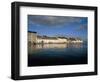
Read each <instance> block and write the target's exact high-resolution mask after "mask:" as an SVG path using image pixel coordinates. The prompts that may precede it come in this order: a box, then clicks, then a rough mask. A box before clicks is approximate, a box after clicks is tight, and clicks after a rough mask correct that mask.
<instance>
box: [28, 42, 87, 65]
mask: <svg viewBox="0 0 100 82" xmlns="http://www.w3.org/2000/svg"><path fill="white" fill-rule="evenodd" d="M74 64H87V45H86V44H81V43H77V44H76V43H73V44H72V43H68V44H44V45H42V44H37V45H32V44H31V45H29V46H28V66H49V65H50V66H51V65H74Z"/></svg>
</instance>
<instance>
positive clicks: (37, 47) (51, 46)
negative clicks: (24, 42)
mask: <svg viewBox="0 0 100 82" xmlns="http://www.w3.org/2000/svg"><path fill="white" fill-rule="evenodd" d="M82 47H83V44H82V43H67V44H35V45H34V44H31V45H28V53H29V54H32V53H34V52H36V51H39V50H46V49H56V50H57V49H67V48H82Z"/></svg>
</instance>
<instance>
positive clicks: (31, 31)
mask: <svg viewBox="0 0 100 82" xmlns="http://www.w3.org/2000/svg"><path fill="white" fill-rule="evenodd" d="M28 32H29V33H37V32H33V31H28Z"/></svg>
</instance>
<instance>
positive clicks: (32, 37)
mask: <svg viewBox="0 0 100 82" xmlns="http://www.w3.org/2000/svg"><path fill="white" fill-rule="evenodd" d="M28 42H29V43H33V44H52V43H56V44H57V43H59V44H62V43H83V41H82V40H80V39H76V38H66V37H48V36H38V35H37V33H36V32H30V31H29V32H28Z"/></svg>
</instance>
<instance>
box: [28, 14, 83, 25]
mask: <svg viewBox="0 0 100 82" xmlns="http://www.w3.org/2000/svg"><path fill="white" fill-rule="evenodd" d="M83 18H85V17H68V16H47V15H28V20H29V21H31V22H33V23H36V24H39V25H45V26H56V25H63V24H73V23H80V22H81V21H82V19H83Z"/></svg>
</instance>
